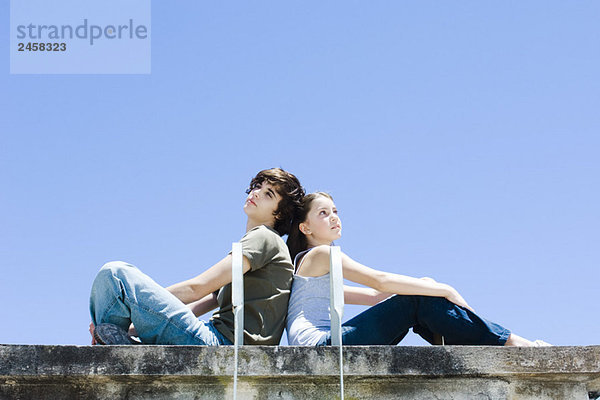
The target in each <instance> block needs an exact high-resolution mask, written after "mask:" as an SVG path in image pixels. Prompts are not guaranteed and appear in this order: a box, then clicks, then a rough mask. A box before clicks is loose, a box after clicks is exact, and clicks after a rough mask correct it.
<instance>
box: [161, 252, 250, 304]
mask: <svg viewBox="0 0 600 400" xmlns="http://www.w3.org/2000/svg"><path fill="white" fill-rule="evenodd" d="M242 268H243V272H244V273H246V272H248V271H250V261H249V260H248V259H247V258H246V257H245V256H244V257H242ZM228 283H231V254H229V255H227V257H225V258H224V259H222V260H221V261H219V262H218V263H216V264H215V265H213V266H212V267H210V268H209V269H207V270H206V271H204V272H203V273H201V274H200V275H198V276H196V277H195V278H192V279H188V280H187V281H183V282H179V283H176V284H174V285H171V286H169V287H168V288H167V290H168V291H169V292H171V293H173V294H174V295H175V297H177V298H178V299H179V300H181V301H182V302H183V303H184V304H190V303H193V302H195V301H198V300H203V299H204V298H205V297H206V296H208V295H210V294H212V293H213V292H215V291H217V290H219V289H221V288H222V287H223V286H225V285H227V284H228Z"/></svg>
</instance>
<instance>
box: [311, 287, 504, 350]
mask: <svg viewBox="0 0 600 400" xmlns="http://www.w3.org/2000/svg"><path fill="white" fill-rule="evenodd" d="M410 328H413V331H414V332H415V333H417V334H419V335H420V336H422V337H423V338H424V339H425V340H426V341H428V342H429V343H433V342H434V334H439V335H442V336H443V337H444V341H445V343H446V344H449V345H460V344H470V345H498V346H502V345H504V343H506V341H507V340H508V337H509V336H510V331H509V330H508V329H506V328H503V327H502V326H500V325H498V324H495V323H493V322H490V321H487V320H485V319H483V318H481V317H479V316H477V314H475V313H473V312H471V311H470V310H467V309H465V308H462V307H459V306H457V305H456V304H454V303H451V302H450V301H448V300H446V299H445V298H443V297H431V296H401V295H395V296H392V297H390V298H389V299H387V300H385V301H383V302H381V303H379V304H377V305H375V306H373V307H371V308H369V309H368V310H366V311H364V312H362V313H360V314H358V315H357V316H356V317H354V318H352V319H351V320H349V321H348V322H346V323H344V324H343V325H342V343H343V344H345V345H392V344H393V345H395V344H398V343H399V342H400V341H401V340H402V339H403V338H404V336H406V334H407V333H408V330H409V329H410ZM324 344H327V345H329V344H331V333H330V334H328V335H327V337H326V338H324V339H323V340H322V343H319V345H324Z"/></svg>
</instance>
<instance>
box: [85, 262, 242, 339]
mask: <svg viewBox="0 0 600 400" xmlns="http://www.w3.org/2000/svg"><path fill="white" fill-rule="evenodd" d="M90 313H91V315H92V322H93V323H94V325H97V324H102V323H111V324H115V325H118V326H120V327H121V328H123V329H125V330H127V329H129V325H130V324H131V323H133V325H134V326H135V329H136V331H137V333H138V335H139V338H140V340H141V341H142V343H145V344H175V345H209V346H218V345H222V344H228V345H230V344H231V342H230V341H229V340H228V339H227V338H225V337H224V336H223V335H222V334H221V333H220V332H219V331H218V330H217V329H216V328H215V327H214V326H213V324H212V322H210V321H209V322H204V321H202V320H199V319H198V318H196V316H195V315H194V313H192V311H191V310H190V309H189V308H188V307H187V306H186V305H185V304H183V303H182V302H181V301H180V300H179V299H178V298H177V297H175V296H174V295H172V294H171V293H170V292H169V291H168V290H167V289H165V288H163V287H162V286H160V285H159V284H157V283H156V282H154V281H153V280H152V279H151V278H150V277H149V276H147V275H146V274H144V273H142V272H141V271H140V270H139V269H137V268H136V267H134V266H133V265H131V264H127V263H124V262H122V261H114V262H109V263H107V264H105V265H104V266H103V267H102V269H100V272H98V275H97V276H96V279H95V280H94V283H93V285H92V293H91V295H90Z"/></svg>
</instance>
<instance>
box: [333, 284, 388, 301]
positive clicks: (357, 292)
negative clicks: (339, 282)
mask: <svg viewBox="0 0 600 400" xmlns="http://www.w3.org/2000/svg"><path fill="white" fill-rule="evenodd" d="M391 295H392V293H383V292H380V291H378V290H375V289H372V288H362V287H356V286H347V285H344V303H346V304H358V305H361V306H374V305H375V304H377V303H379V302H380V301H383V300H385V299H387V298H388V297H390V296H391Z"/></svg>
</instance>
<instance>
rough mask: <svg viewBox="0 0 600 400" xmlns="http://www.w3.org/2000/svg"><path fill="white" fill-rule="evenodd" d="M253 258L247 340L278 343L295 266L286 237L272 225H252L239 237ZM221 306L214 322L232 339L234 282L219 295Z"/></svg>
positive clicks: (246, 291) (248, 284)
mask: <svg viewBox="0 0 600 400" xmlns="http://www.w3.org/2000/svg"><path fill="white" fill-rule="evenodd" d="M240 242H241V243H242V254H243V255H244V256H245V257H246V258H247V259H248V260H249V261H250V271H248V272H246V273H245V274H244V344H260V345H277V344H279V341H280V340H281V335H282V333H283V328H284V327H285V317H286V315H287V306H288V300H289V297H290V289H291V287H292V273H293V271H294V268H293V266H292V261H291V260H290V254H289V252H288V248H287V246H286V245H285V242H284V241H283V239H282V238H281V237H280V236H279V234H277V232H276V231H274V230H272V229H271V228H269V227H267V226H264V225H261V226H257V227H256V228H253V229H250V230H249V231H248V232H246V234H245V235H244V237H242V239H241V240H240ZM217 302H218V303H219V309H218V310H217V311H216V312H215V313H214V314H213V316H212V318H211V319H212V322H213V324H214V326H215V328H217V330H218V331H219V332H221V333H222V334H223V335H224V336H225V337H226V338H227V339H229V340H231V342H233V310H232V305H231V284H228V285H225V286H223V287H222V288H221V290H219V294H218V295H217Z"/></svg>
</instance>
